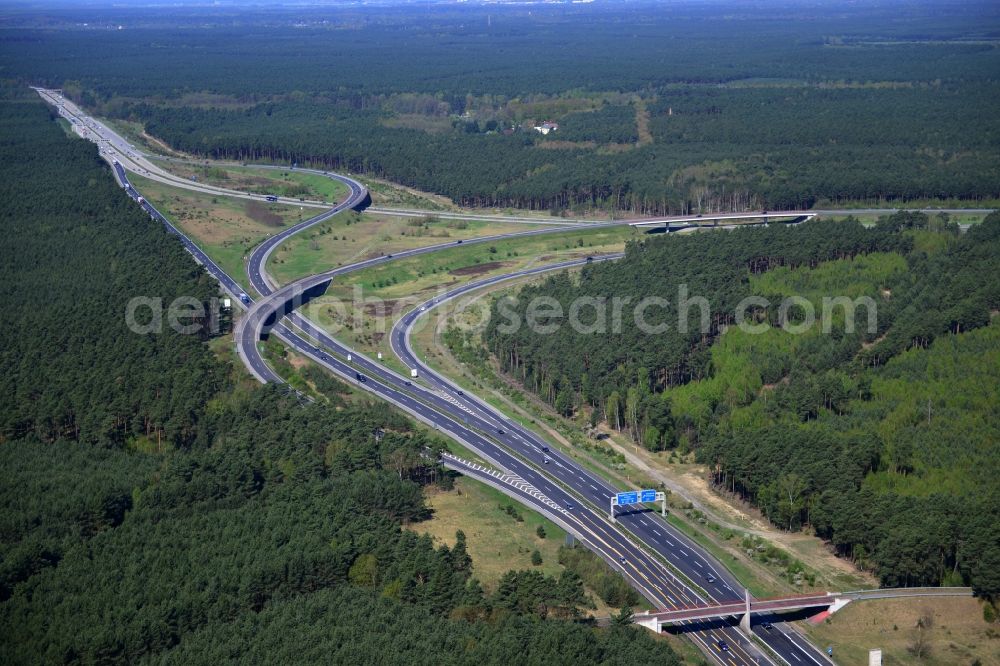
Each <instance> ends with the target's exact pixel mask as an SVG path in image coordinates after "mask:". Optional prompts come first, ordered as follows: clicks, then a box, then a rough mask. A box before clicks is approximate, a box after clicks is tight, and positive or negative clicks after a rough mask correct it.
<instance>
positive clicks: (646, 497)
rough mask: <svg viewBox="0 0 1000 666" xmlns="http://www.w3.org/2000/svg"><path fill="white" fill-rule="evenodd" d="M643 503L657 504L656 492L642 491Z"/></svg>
mask: <svg viewBox="0 0 1000 666" xmlns="http://www.w3.org/2000/svg"><path fill="white" fill-rule="evenodd" d="M640 493H641V495H640V497H641V499H640V500H639V501H641V502H655V501H656V491H655V490H642V491H640Z"/></svg>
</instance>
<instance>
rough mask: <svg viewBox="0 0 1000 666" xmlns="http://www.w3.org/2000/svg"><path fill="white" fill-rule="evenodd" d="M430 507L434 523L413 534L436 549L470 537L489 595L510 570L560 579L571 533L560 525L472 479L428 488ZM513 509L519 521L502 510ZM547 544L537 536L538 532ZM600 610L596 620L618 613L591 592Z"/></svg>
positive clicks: (474, 561) (479, 575)
mask: <svg viewBox="0 0 1000 666" xmlns="http://www.w3.org/2000/svg"><path fill="white" fill-rule="evenodd" d="M425 492H426V497H427V504H428V506H429V507H431V509H432V510H433V512H434V514H433V517H432V518H431V519H430V520H426V521H423V522H420V523H413V524H411V525H409V528H410V529H411V530H413V531H414V532H418V533H424V532H426V533H427V534H430V535H431V537H432V538H433V539H434V542H435V543H437V544H447V545H448V546H449V547H451V546H454V545H455V532H456V531H458V530H462V531H463V532H465V536H466V540H467V541H466V544H467V548H468V552H469V555H471V556H472V575H473V576H475V577H476V578H478V579H479V582H481V583H482V584H483V587H484V588H485V589H486V590H488V591H491V592H492V591H494V590H495V589H496V586H497V583H498V582H499V581H500V578H501V577H502V576H503V575H504V574H505V573H506V572H508V571H510V570H512V569H513V570H520V569H534V570H537V571H539V572H541V573H544V574H546V575H549V576H558V575H559V574H560V573H561V572H562V571H563V568H564V567H563V566H562V565H561V564H559V562H558V556H559V546H561V545H562V544H564V543H566V532H565V531H563V529H562V528H560V527H558V526H557V525H556V524H555V523H553V522H551V521H550V520H548V519H546V518H544V517H542V516H541V515H540V514H538V513H535V512H534V511H531V510H529V509H526V508H524V507H523V506H522V505H521V504H518V503H517V502H515V501H514V500H512V499H510V498H509V497H507V496H506V495H504V494H503V493H501V492H500V491H499V490H496V489H495V488H491V487H490V486H487V485H486V484H484V483H480V482H478V481H475V480H473V479H470V478H468V477H464V476H463V477H459V478H458V479H456V480H455V488H454V490H450V491H443V490H440V489H438V488H428V489H427V490H426V491H425ZM507 506H509V507H513V509H514V512H515V513H516V515H518V516H520V517H521V519H522V520H521V521H518V520H517V519H516V518H515V517H514V516H512V515H511V514H510V513H508V512H507V511H505V510H504V509H502V508H501V507H507ZM539 527H542V528H543V529H544V530H545V538H541V537H539V536H538V528H539ZM535 550H537V551H538V552H539V553H540V554H541V556H542V564H541V565H540V566H533V565H532V564H531V554H532V552H534V551H535ZM587 593H588V594H589V595H590V597H591V599H592V600H593V601H594V604H595V605H596V606H597V608H596V609H586V611H585V612H586V613H589V614H591V615H593V616H594V617H604V616H607V615H609V614H611V613H614V612H617V610H618V609H613V608H609V607H608V606H607V605H606V604H604V603H603V602H602V601H601V599H600V597H598V596H597V595H596V594H594V593H593V591H591V590H589V589H588V590H587Z"/></svg>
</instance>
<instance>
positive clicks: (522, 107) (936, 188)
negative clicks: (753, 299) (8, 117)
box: [0, 2, 1000, 213]
mask: <svg viewBox="0 0 1000 666" xmlns="http://www.w3.org/2000/svg"><path fill="white" fill-rule="evenodd" d="M939 4H940V3H928V4H927V5H926V6H924V5H922V4H920V3H911V4H909V5H908V6H907V11H906V12H905V13H900V12H898V11H895V9H894V8H890V7H882V6H852V8H851V9H850V10H848V11H842V9H841V8H840V7H837V8H833V7H830V8H826V7H819V6H815V7H810V8H809V13H808V16H803V15H801V14H799V13H798V10H797V9H794V8H789V7H785V6H783V5H781V6H775V7H773V8H772V7H770V6H768V5H760V4H759V5H755V6H753V7H752V8H751V7H747V8H742V9H741V10H740V12H738V13H737V14H735V15H733V14H732V8H731V7H728V6H726V7H720V6H718V5H716V4H714V3H677V4H673V3H671V4H669V5H665V4H663V3H656V4H655V5H650V4H646V3H644V2H640V3H628V4H625V5H622V4H617V5H609V4H601V3H597V4H595V5H587V6H585V5H579V4H577V5H573V6H569V5H563V6H554V7H535V6H532V7H530V8H524V7H517V6H515V7H503V8H498V7H493V6H491V7H488V8H482V7H457V8H456V7H454V6H442V7H435V8H425V7H423V6H421V7H420V9H415V8H414V9H410V8H405V7H404V8H392V9H385V8H383V7H350V8H345V7H335V8H329V9H317V8H310V10H309V12H307V15H303V13H302V11H301V10H299V9H297V8H287V9H285V8H281V9H277V8H262V9H260V10H254V9H250V8H244V9H243V10H241V20H240V21H239V22H238V23H237V24H234V23H233V22H232V17H231V16H230V14H229V10H227V9H218V10H216V9H211V8H190V9H186V10H185V11H184V12H177V11H175V10H174V9H171V10H170V11H169V13H164V12H162V11H160V10H156V9H135V10H131V9H127V8H116V9H115V10H114V11H113V12H111V13H110V15H108V16H107V17H106V20H107V21H109V22H114V23H118V24H122V22H125V23H126V24H127V26H128V29H123V30H116V31H107V30H92V29H80V24H81V23H86V22H91V25H94V24H95V23H93V22H94V21H96V20H99V19H98V17H99V16H101V13H100V10H95V11H97V12H98V13H97V14H96V15H95V14H93V13H90V12H88V13H87V14H86V16H84V15H82V14H81V13H80V11H79V10H73V9H66V10H62V11H61V12H54V14H53V15H52V16H49V17H47V18H46V20H45V21H44V22H41V23H42V24H41V26H39V25H37V24H34V23H32V21H31V17H30V16H19V19H20V25H18V26H17V27H12V28H8V29H6V30H4V31H0V64H2V66H3V67H4V68H5V69H4V71H6V72H9V73H10V75H11V76H18V77H23V78H24V80H26V81H29V82H31V83H35V84H46V85H50V86H62V87H63V88H64V89H65V91H66V93H67V94H68V95H69V96H70V97H71V98H74V99H77V100H79V101H81V102H83V103H84V104H85V105H86V106H87V107H88V108H90V109H92V110H96V111H98V112H101V113H105V114H108V115H110V116H113V117H118V118H125V119H131V120H135V121H138V122H140V123H144V124H145V125H146V129H147V130H148V131H149V132H150V133H152V134H153V135H154V136H156V137H158V138H160V139H163V140H165V141H166V142H167V143H169V144H171V145H172V146H174V147H175V148H179V149H181V150H185V151H190V152H192V153H194V154H198V155H205V156H212V157H220V158H231V159H237V160H271V161H276V162H298V163H300V164H306V163H309V164H314V165H316V166H327V167H336V168H341V169H346V170H350V171H352V172H355V173H359V172H360V173H367V174H371V175H374V176H382V177H386V178H389V179H390V180H394V181H396V182H399V183H403V184H406V185H411V186H416V187H420V188H423V189H426V190H431V191H434V192H438V193H442V194H445V195H447V196H449V197H451V198H452V199H454V200H455V201H457V202H460V203H463V204H469V205H475V206H520V207H526V208H534V209H542V210H544V209H551V210H553V211H554V212H558V211H563V210H565V209H577V210H581V209H586V208H603V209H606V210H611V209H617V210H621V211H629V212H640V213H664V212H686V211H689V210H694V211H699V210H719V209H746V208H760V207H767V208H778V207H787V208H799V207H808V206H812V205H813V204H815V203H826V202H831V201H832V202H838V201H844V200H849V201H856V200H863V201H869V202H884V201H886V200H900V199H907V200H912V199H923V198H929V199H937V198H946V199H947V198H962V199H991V198H993V199H995V198H997V197H998V196H1000V190H998V185H997V184H998V183H1000V161H998V158H997V155H998V154H1000V151H998V150H997V149H998V146H1000V143H998V142H1000V120H998V118H997V114H995V113H993V109H994V108H996V106H997V103H998V95H1000V84H998V83H997V81H996V78H995V75H994V73H995V72H996V71H997V67H998V54H997V52H996V49H995V48H993V47H992V46H991V45H990V43H989V41H988V40H989V39H991V38H992V37H991V36H990V34H989V32H988V31H985V29H984V26H988V25H992V23H991V21H993V22H995V20H996V8H995V7H993V6H991V5H989V4H987V3H949V7H948V9H947V17H948V18H947V20H942V19H941V9H940V7H939ZM52 25H58V26H61V27H64V28H65V29H61V30H49V27H50V26H52ZM975 36H980V37H981V40H982V41H978V40H977V39H976V37H975ZM546 120H548V121H556V122H558V123H559V125H560V127H559V129H558V130H557V131H555V132H551V133H549V134H548V135H546V136H542V135H540V134H538V133H536V132H534V131H533V130H532V129H531V128H532V125H533V124H534V123H537V122H541V121H546Z"/></svg>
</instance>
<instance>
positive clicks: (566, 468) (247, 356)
mask: <svg viewBox="0 0 1000 666" xmlns="http://www.w3.org/2000/svg"><path fill="white" fill-rule="evenodd" d="M345 204H350V200H348V202H345ZM612 224H624V222H617V223H612ZM305 226H308V221H307V222H304V223H301V224H300V225H297V227H294V228H291V229H289V230H287V233H285V232H283V233H281V234H278V235H276V236H274V237H272V238H271V239H268V241H266V242H265V243H264V244H263V245H261V246H259V247H258V248H257V249H256V250H255V251H254V252H253V253H252V254H251V257H250V261H249V262H248V266H247V270H248V275H249V277H250V280H251V283H252V285H253V286H254V288H255V289H257V291H258V292H260V293H261V294H264V295H266V296H268V298H266V299H264V300H263V301H261V302H258V303H257V304H255V305H254V307H253V308H251V311H250V312H249V313H248V315H247V317H246V318H245V319H244V320H243V322H241V327H240V329H239V330H238V331H237V336H238V345H239V348H240V350H241V354H242V356H243V359H244V362H246V363H247V364H248V366H249V367H250V368H251V370H252V371H253V372H254V374H255V375H256V376H257V377H258V379H260V380H261V381H281V379H280V378H279V377H277V375H276V374H275V373H273V371H271V370H270V368H269V367H268V366H267V365H266V363H265V362H264V361H263V359H262V358H261V357H260V354H259V352H258V350H257V347H256V342H257V340H258V339H259V334H260V332H261V330H262V329H263V328H264V320H266V319H267V318H268V317H269V316H270V315H271V314H272V312H274V311H275V310H276V309H283V303H284V302H286V301H289V302H293V301H295V299H296V298H297V297H298V296H299V295H300V294H301V293H302V291H303V290H305V289H310V288H313V287H317V286H322V285H323V284H325V283H327V282H329V281H330V280H332V279H334V278H335V277H338V276H342V275H344V274H347V273H349V272H352V271H356V270H360V269H362V268H366V267H370V266H373V265H377V264H381V263H385V262H387V261H391V260H393V259H399V258H404V257H409V256H415V255H419V254H425V253H429V252H435V251H438V250H441V249H444V248H448V247H454V246H456V245H457V244H456V243H454V242H451V243H446V244H440V245H435V246H430V247H424V248H416V249H413V250H408V251H404V252H399V253H397V254H396V255H394V256H389V255H387V256H384V257H377V258H374V259H369V260H366V261H362V262H358V263H356V264H352V265H349V266H344V267H341V268H337V269H334V270H331V271H328V272H325V273H320V274H317V275H314V276H310V277H308V278H305V279H303V280H300V281H298V282H296V283H292V284H290V285H286V286H285V287H281V288H280V289H275V284H274V282H273V280H272V279H271V277H270V276H269V275H268V274H267V272H266V270H265V264H266V260H267V257H268V255H269V254H270V252H271V251H272V250H273V248H274V247H276V246H277V245H278V244H280V243H281V242H283V241H284V240H286V239H287V238H288V237H289V236H291V235H292V234H294V233H297V232H298V231H301V229H302V228H305ZM587 226H588V228H589V227H592V226H604V225H595V224H589V225H587ZM553 231H558V229H557V230H549V229H543V230H535V231H527V232H518V233H514V234H503V235H499V236H491V237H481V238H477V239H469V240H466V241H464V243H465V244H475V243H485V242H489V241H495V240H498V239H501V238H511V237H520V236H531V235H538V234H543V233H552V232H553ZM585 261H586V260H585V259H582V260H576V261H573V262H564V263H563V264H556V265H553V266H546V267H539V268H536V269H531V270H528V271H522V272H520V273H515V274H513V275H509V276H500V277H496V278H491V279H489V280H486V281H481V282H479V283H476V285H475V288H479V287H483V286H487V285H488V284H494V283H496V282H499V281H502V280H504V279H511V278H514V277H520V276H523V275H528V274H537V273H541V272H545V271H548V270H558V269H561V268H567V267H569V266H572V265H578V264H580V263H584V262H585ZM472 288H474V287H472V286H469V285H467V286H466V287H463V288H461V289H460V290H459V291H460V292H463V293H464V292H465V291H468V290H470V289H472ZM453 295H457V294H449V295H446V296H445V297H438V298H436V299H432V300H431V301H429V302H428V303H427V304H425V307H427V306H432V305H436V304H439V303H440V302H443V301H444V300H447V299H448V298H449V297H451V296H453ZM275 303H278V304H281V307H278V308H276V307H275ZM419 313H420V310H419V309H415V310H413V311H411V312H410V313H409V314H408V315H407V316H406V317H405V318H404V321H405V320H409V321H410V322H411V323H412V321H414V320H415V319H416V316H417V315H418V314H419ZM287 319H288V320H289V323H290V324H291V326H292V327H294V328H297V329H299V330H301V331H302V332H304V333H305V334H306V335H308V336H309V337H311V338H312V339H314V340H316V341H318V343H319V346H313V345H308V344H307V346H306V347H305V348H304V349H301V348H300V349H299V350H300V351H302V352H304V353H306V354H307V355H309V356H311V357H313V358H314V359H316V360H318V361H319V362H320V363H321V364H322V365H325V366H327V367H330V368H336V370H337V371H338V374H341V375H343V376H345V377H346V378H347V379H348V380H349V381H352V383H355V384H358V383H361V384H362V385H363V386H364V387H365V388H367V389H368V390H369V391H372V392H375V393H378V394H381V395H382V397H384V398H386V399H387V400H389V401H390V402H393V403H394V404H396V405H397V406H400V407H402V408H404V409H405V410H406V411H408V412H410V413H411V414H414V413H417V414H418V413H420V412H421V411H423V412H426V413H427V414H428V415H429V416H430V418H431V424H432V425H433V426H434V427H435V428H437V429H442V430H445V431H446V432H448V433H449V434H451V435H452V436H453V437H455V438H456V439H458V440H459V441H461V442H462V443H464V444H465V445H466V446H467V447H469V448H471V449H473V450H476V451H477V452H479V453H480V454H481V455H483V456H484V457H485V458H486V459H487V460H490V461H491V462H492V463H493V464H497V465H499V466H500V467H501V468H502V469H506V470H509V471H513V472H516V473H517V474H518V475H520V476H521V477H523V478H525V479H526V480H528V481H529V482H531V483H532V484H533V485H534V486H536V487H538V488H541V489H542V490H544V491H545V493H546V494H547V495H548V496H549V497H551V498H553V499H556V500H557V501H559V502H560V504H561V505H562V506H566V505H567V504H571V505H572V504H578V503H579V499H578V498H575V497H573V496H572V495H570V494H568V493H566V492H565V490H564V487H563V486H565V487H566V488H570V489H573V490H575V491H576V492H578V493H580V495H581V496H583V497H584V498H586V500H587V501H589V502H591V503H592V504H593V505H594V506H595V507H597V510H596V512H595V513H593V514H592V513H590V512H591V511H592V509H591V508H590V507H588V508H587V510H586V514H587V516H586V517H587V518H588V520H590V521H592V523H593V524H594V525H596V524H597V523H603V522H604V518H603V516H600V517H597V514H598V513H600V512H602V510H603V506H604V503H605V502H606V501H607V500H608V499H609V498H610V495H611V494H613V493H614V492H616V490H615V489H614V488H611V487H610V486H609V485H608V484H607V482H606V481H604V480H603V479H601V478H600V477H598V476H596V475H593V474H592V473H590V472H589V471H588V470H586V469H584V468H582V467H580V466H578V464H577V463H576V462H575V461H572V460H571V459H569V458H567V457H565V456H563V455H562V454H555V453H553V454H552V455H550V456H548V457H549V458H550V460H551V461H552V463H550V465H547V466H545V468H546V473H547V474H551V475H554V476H555V477H556V478H557V479H558V482H557V484H552V483H550V482H549V479H548V478H546V476H545V474H542V473H541V472H539V471H538V470H537V469H536V468H535V467H534V466H532V465H531V464H530V463H529V464H525V463H526V461H534V462H535V464H540V465H544V463H543V462H542V459H543V458H544V456H542V455H541V453H542V451H541V447H543V446H546V445H545V444H543V443H542V442H541V440H540V439H539V438H538V437H537V436H536V435H535V434H534V433H532V432H531V431H530V430H527V429H524V428H522V427H521V426H519V425H518V424H516V423H515V422H512V421H510V420H509V419H507V418H506V417H503V416H501V415H498V414H496V413H495V412H494V411H493V410H492V408H490V407H489V406H487V405H486V404H485V403H483V402H482V401H480V400H478V399H474V398H472V397H470V396H466V395H463V394H462V393H460V392H459V390H458V389H457V388H455V387H453V386H452V385H450V384H449V383H447V382H446V381H444V380H443V378H440V377H436V378H435V381H436V382H437V384H438V386H439V387H440V388H439V389H438V390H436V391H435V390H428V389H426V388H424V387H423V386H422V385H421V384H419V383H416V384H415V383H413V382H411V381H410V380H409V379H407V378H404V377H401V376H399V375H398V374H396V373H394V372H392V371H391V370H388V369H387V368H385V366H383V365H382V364H380V363H377V362H375V361H372V360H371V359H369V358H368V357H366V356H364V355H363V354H358V353H357V352H355V351H354V350H352V349H350V348H349V347H347V346H345V345H343V344H341V343H339V342H338V341H336V340H334V339H333V338H332V337H331V336H329V335H328V334H327V333H326V332H325V331H324V330H322V329H321V328H320V327H318V326H316V325H315V324H313V323H312V322H310V321H309V320H308V319H306V318H305V317H303V316H301V315H299V314H298V313H296V312H294V311H293V312H291V313H290V314H288V316H287ZM274 332H275V333H277V334H278V335H279V337H282V338H283V339H287V337H288V336H289V335H290V333H291V331H290V330H289V329H288V328H287V327H285V326H284V325H283V324H278V327H277V328H276V329H275V330H274ZM400 335H401V333H400V331H399V330H398V329H394V331H393V335H392V338H391V341H392V344H393V349H394V351H395V352H396V353H397V355H400V357H401V358H402V360H403V361H404V363H406V364H407V365H408V366H410V367H411V368H413V367H420V366H419V365H418V363H417V362H416V360H415V359H414V358H413V357H412V355H410V356H406V355H405V354H406V350H405V345H402V346H401V344H400V343H401V342H402V339H401V337H400ZM328 350H329V351H333V353H334V354H336V355H337V356H338V357H339V358H335V357H333V356H330V355H329V353H328ZM347 358H350V359H351V362H350V363H343V361H341V360H340V359H347ZM337 365H339V366H340V367H336V366H337ZM424 371H425V373H428V374H430V373H429V371H428V370H427V369H425V370H424ZM359 372H360V373H363V374H362V376H363V377H364V381H362V382H359V381H358V379H357V377H358V373H359ZM352 373H354V374H353V375H352ZM431 376H433V375H431ZM375 377H377V378H378V380H379V381H378V382H376V381H375V380H374V378H375ZM414 398H416V401H415V402H414V401H413V399H414ZM448 421H451V426H450V428H445V425H446V424H447V423H448ZM501 430H502V431H503V434H501V433H500V431H501ZM456 431H457V432H456ZM484 435H486V436H484ZM493 439H498V440H500V442H501V443H502V445H503V447H499V448H498V447H496V446H495V445H494V443H493V442H492V441H491V440H493ZM510 452H513V455H511V454H510ZM577 513H581V511H578V512H577ZM619 521H620V522H621V523H623V525H624V526H625V527H626V528H627V529H629V531H631V532H633V533H634V534H635V535H636V536H638V537H640V538H641V539H642V540H643V541H645V542H646V543H647V544H649V545H651V546H652V547H653V548H654V549H655V550H656V551H657V552H658V554H659V555H660V556H661V557H664V558H665V559H667V560H668V561H670V562H671V563H672V564H674V566H675V567H677V568H678V569H679V570H681V571H682V572H683V573H684V575H685V576H687V577H688V578H689V579H691V580H693V581H697V584H698V585H699V586H700V587H702V588H705V589H706V591H708V592H709V594H710V595H711V597H712V598H713V599H715V600H725V599H742V598H743V591H742V588H741V587H740V586H739V583H738V582H737V581H736V580H735V579H734V578H733V577H732V576H731V575H730V574H729V573H728V572H727V571H725V570H723V569H721V568H717V567H715V566H713V564H712V561H713V560H712V558H711V557H710V556H708V555H707V554H706V553H705V552H704V551H702V549H701V548H700V547H698V546H697V545H695V544H694V543H693V542H691V541H690V539H688V538H687V537H686V536H685V535H683V534H681V533H680V532H678V531H677V530H675V529H674V528H673V527H672V526H670V525H669V524H668V523H666V522H665V521H662V520H659V519H658V518H655V517H654V515H653V514H650V513H647V512H627V513H624V514H622V516H621V517H620V518H619ZM591 529H594V527H593V526H592V527H591ZM605 529H606V530H608V529H610V530H611V531H613V532H615V533H616V534H617V532H616V530H614V528H613V527H610V526H606V528H605ZM605 535H606V536H607V532H605ZM607 538H611V537H610V536H607ZM633 548H634V547H633V546H632V544H630V543H628V541H627V540H625V541H624V542H623V543H622V544H621V550H615V549H612V551H613V552H612V553H611V555H612V556H613V557H611V558H608V559H610V561H612V562H613V563H614V564H615V566H616V567H617V568H619V569H622V570H627V569H628V568H629V567H630V566H632V563H631V561H630V559H629V558H630V557H633V556H634V555H636V554H637V553H631V554H629V555H625V554H622V552H625V553H630V552H631V549H633ZM639 553H641V555H642V556H643V557H648V555H647V554H646V553H642V552H641V550H640V551H639ZM605 557H607V555H605ZM622 558H624V560H623V559H622ZM642 564H643V565H644V566H645V567H646V568H649V567H652V568H654V569H657V568H658V569H661V571H660V575H659V576H658V578H660V579H661V580H664V579H665V580H664V582H666V583H667V585H666V586H665V587H664V589H668V590H669V589H673V590H674V592H673V594H669V593H668V594H667V600H668V601H669V602H670V603H669V604H667V605H664V607H676V605H682V606H683V605H690V604H691V603H694V602H693V601H692V598H691V596H689V595H694V593H693V592H692V591H690V590H686V589H685V587H686V586H685V584H684V583H683V582H681V581H679V580H678V579H676V578H675V577H674V576H673V574H672V573H671V572H670V571H669V570H668V569H667V568H666V567H663V565H662V564H660V563H658V562H656V561H655V558H651V559H649V560H648V561H646V562H643V563H642ZM637 569H638V567H637ZM636 576H639V577H642V578H643V579H644V580H645V581H646V583H647V584H642V583H640V584H639V589H640V590H645V591H644V594H645V595H646V596H649V592H648V590H649V585H648V583H649V582H650V578H649V576H648V573H647V572H645V571H637V572H636V573H634V574H632V575H631V576H630V578H632V580H633V581H634V582H638V578H637V577H636ZM709 576H711V579H712V582H709V580H710V578H709ZM660 596H661V595H655V596H654V597H651V600H653V601H654V602H656V599H657V598H658V597H660ZM695 598H696V599H698V600H700V597H697V596H695ZM720 633H721V635H720V636H719V637H717V638H716V639H715V640H716V641H717V640H725V641H726V642H727V643H728V644H729V646H730V651H736V650H739V649H740V648H741V647H742V646H741V643H742V642H743V639H742V637H741V635H740V634H739V633H738V632H737V630H734V629H731V630H726V631H723V632H720ZM760 637H761V638H762V639H764V640H765V641H766V642H767V643H768V645H769V647H771V649H773V650H774V651H775V652H777V653H778V654H782V655H783V656H784V655H785V654H787V655H788V660H789V663H795V662H803V663H809V662H813V663H817V664H821V663H825V662H824V661H820V660H818V659H816V658H815V656H820V657H822V656H821V655H820V653H819V652H818V651H816V650H815V648H813V647H812V646H809V645H808V643H806V641H805V640H804V639H803V638H802V637H801V636H799V635H798V634H797V633H795V632H792V631H790V632H788V633H786V632H784V631H771V632H768V633H766V634H760ZM737 646H740V647H737ZM745 656H746V657H747V658H748V659H751V661H749V662H748V663H756V657H757V655H753V656H751V655H750V654H746V655H745Z"/></svg>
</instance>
